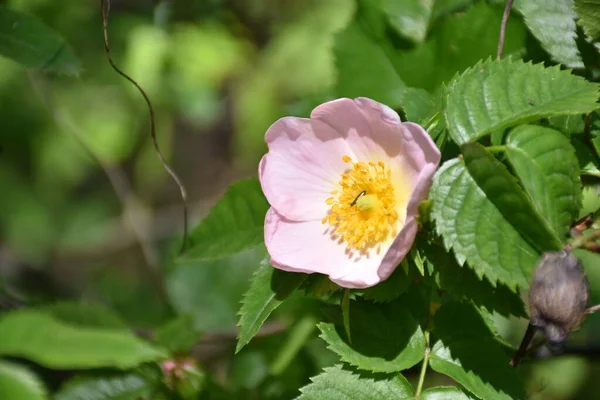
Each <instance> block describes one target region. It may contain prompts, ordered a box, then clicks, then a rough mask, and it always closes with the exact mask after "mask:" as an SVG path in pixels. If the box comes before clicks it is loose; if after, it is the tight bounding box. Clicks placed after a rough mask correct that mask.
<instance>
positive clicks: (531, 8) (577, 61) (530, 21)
mask: <svg viewBox="0 0 600 400" xmlns="http://www.w3.org/2000/svg"><path fill="white" fill-rule="evenodd" d="M514 7H515V8H516V9H517V10H519V12H520V13H521V14H522V15H523V17H524V18H525V24H526V25H527V27H528V28H529V30H530V31H531V33H533V35H534V36H535V37H536V38H537V39H538V40H539V41H540V43H541V44H542V47H543V48H544V49H545V50H546V51H547V52H548V53H550V55H551V56H552V58H553V59H554V60H555V61H557V62H559V63H561V64H563V65H565V66H566V67H568V68H583V61H582V60H581V56H580V55H579V51H578V50H577V45H576V44H575V38H576V37H577V32H576V30H575V28H576V25H575V10H574V9H573V1H563V0H517V1H516V2H515V4H514ZM549 26H552V29H548V27H549Z"/></svg>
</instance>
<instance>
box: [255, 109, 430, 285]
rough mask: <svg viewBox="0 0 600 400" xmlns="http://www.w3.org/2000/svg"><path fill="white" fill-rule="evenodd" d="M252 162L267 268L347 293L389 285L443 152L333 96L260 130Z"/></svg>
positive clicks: (382, 115)
mask: <svg viewBox="0 0 600 400" xmlns="http://www.w3.org/2000/svg"><path fill="white" fill-rule="evenodd" d="M265 141H266V142H267V145H268V147H269V151H268V153H267V154H265V156H264V157H263V158H262V160H261V162H260V165H259V179H260V183H261V186H262V190H263V192H264V193H265V196H266V197H267V200H268V201H269V204H270V205H271V208H270V209H269V211H268V212H267V215H266V218H265V244H266V246H267V250H268V252H269V255H270V256H271V263H272V265H273V266H274V267H276V268H279V269H282V270H285V271H292V272H305V273H314V272H317V273H321V274H325V275H328V276H329V278H330V279H331V280H332V281H333V282H335V283H336V284H338V285H340V286H343V287H346V288H365V287H369V286H373V285H376V284H377V283H379V282H381V281H383V280H385V279H387V278H388V277H389V276H390V275H391V273H392V272H393V271H394V269H396V267H397V266H398V264H399V263H400V262H401V261H402V260H403V259H404V257H405V256H406V253H407V252H408V251H409V250H410V248H411V246H412V244H413V242H414V239H415V235H416V233H417V222H416V221H415V216H416V214H417V211H418V206H419V203H420V202H421V201H422V200H424V199H425V198H426V197H427V192H428V191H429V187H430V185H431V179H432V177H433V174H434V173H435V170H436V168H437V166H438V164H439V162H440V152H439V150H438V149H437V147H436V146H435V144H434V142H433V141H432V140H431V138H430V137H429V135H428V134H427V132H426V131H425V130H424V129H423V128H422V127H420V126H419V125H417V124H414V123H412V122H400V117H399V116H398V114H397V113H396V112H395V111H393V110H392V109H391V108H389V107H387V106H385V105H383V104H381V103H378V102H376V101H373V100H370V99H367V98H357V99H355V100H351V99H337V100H334V101H330V102H327V103H324V104H321V105H320V106H318V107H317V108H315V109H314V110H313V111H312V113H311V115H310V118H309V119H307V118H294V117H285V118H281V119H280V120H278V121H277V122H275V123H274V124H273V125H271V127H270V128H269V129H268V130H267V133H266V135H265Z"/></svg>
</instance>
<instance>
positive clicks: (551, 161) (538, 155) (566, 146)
mask: <svg viewBox="0 0 600 400" xmlns="http://www.w3.org/2000/svg"><path fill="white" fill-rule="evenodd" d="M506 149H507V155H508V160H509V161H510V163H511V165H512V166H513V168H514V170H515V172H516V174H517V176H518V177H519V179H520V180H521V182H522V184H523V186H524V188H525V190H526V191H527V193H528V194H529V197H530V198H531V200H532V201H533V204H534V205H535V207H536V209H537V211H538V212H539V214H540V215H541V216H542V217H543V218H544V219H545V220H546V221H547V222H548V224H549V226H550V227H551V229H552V230H553V231H554V232H555V233H556V234H557V235H559V237H560V238H563V237H565V235H566V234H567V232H568V230H569V226H570V225H571V223H572V222H573V221H574V220H575V219H577V216H578V213H579V208H580V205H581V181H580V180H579V164H578V161H577V158H576V156H575V149H574V148H573V147H572V146H571V144H570V143H569V139H567V138H566V137H565V136H564V135H563V134H562V133H560V132H558V131H555V130H553V129H548V128H543V127H540V126H527V125H525V126H519V127H517V128H515V129H513V130H512V131H511V132H510V134H509V135H508V139H507V143H506Z"/></svg>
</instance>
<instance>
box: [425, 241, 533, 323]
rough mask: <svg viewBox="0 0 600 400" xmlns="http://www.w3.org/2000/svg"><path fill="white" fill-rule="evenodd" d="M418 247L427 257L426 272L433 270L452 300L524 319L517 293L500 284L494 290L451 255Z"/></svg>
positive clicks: (438, 281) (521, 303) (522, 308)
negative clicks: (427, 265) (428, 265)
mask: <svg viewBox="0 0 600 400" xmlns="http://www.w3.org/2000/svg"><path fill="white" fill-rule="evenodd" d="M419 248H420V249H422V251H423V253H424V254H425V256H426V257H427V263H428V264H430V267H429V268H428V269H429V270H432V271H434V272H433V274H434V277H435V279H436V282H437V284H438V286H439V287H440V289H443V290H446V291H448V292H449V294H450V295H451V296H452V297H454V298H455V299H457V300H463V301H466V302H470V303H472V304H473V305H474V306H475V307H477V308H478V309H483V310H486V311H487V312H490V313H491V312H497V313H498V314H500V315H504V316H506V317H509V316H513V315H514V316H518V317H523V318H525V317H527V313H526V312H525V305H524V304H523V301H522V300H521V297H520V296H519V294H518V293H514V292H512V291H511V290H510V289H509V288H508V287H507V286H505V285H503V284H501V283H498V284H497V285H496V286H495V287H494V286H492V285H491V284H490V283H489V282H488V281H487V280H481V279H480V278H478V277H477V275H476V274H475V272H474V271H473V270H472V269H471V268H468V267H465V266H463V267H461V266H459V265H458V264H457V263H456V259H455V258H454V257H453V256H452V254H450V253H448V252H446V251H444V250H443V249H441V248H439V247H438V246H434V245H428V246H427V245H424V244H421V245H420V246H419Z"/></svg>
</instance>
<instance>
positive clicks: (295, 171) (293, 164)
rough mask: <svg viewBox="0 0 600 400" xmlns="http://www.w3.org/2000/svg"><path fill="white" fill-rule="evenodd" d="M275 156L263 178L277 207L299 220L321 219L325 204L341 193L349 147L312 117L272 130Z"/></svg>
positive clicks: (269, 138) (268, 158)
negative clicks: (344, 160)
mask: <svg viewBox="0 0 600 400" xmlns="http://www.w3.org/2000/svg"><path fill="white" fill-rule="evenodd" d="M265 140H266V142H267V145H268V146H269V152H268V153H267V154H266V155H265V156H264V157H263V159H262V160H261V162H260V166H259V179H260V182H261V186H262V189H263V192H264V193H265V196H266V197H267V200H268V201H269V203H270V204H271V206H273V207H275V208H276V209H277V211H278V212H279V213H280V214H282V215H284V216H285V217H286V218H288V219H290V220H294V221H309V220H319V221H320V220H321V219H322V218H323V217H325V215H326V214H327V211H328V210H329V206H328V205H327V204H326V203H325V200H326V199H327V198H328V197H331V191H332V190H334V189H336V188H337V185H338V182H339V180H340V178H341V175H342V173H343V172H344V171H345V170H346V169H347V168H348V165H347V164H346V163H344V162H343V161H342V157H343V156H344V155H350V156H351V155H352V151H351V149H350V148H349V146H348V144H347V142H346V141H345V140H344V139H343V138H342V137H341V136H340V135H339V134H338V133H337V132H336V131H334V130H333V129H331V127H329V126H328V125H326V124H324V123H322V122H320V121H314V120H309V119H306V118H291V117H288V118H282V119H280V120H278V121H277V122H275V123H274V124H273V125H272V126H271V127H270V128H269V130H268V131H267V134H266V137H265Z"/></svg>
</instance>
